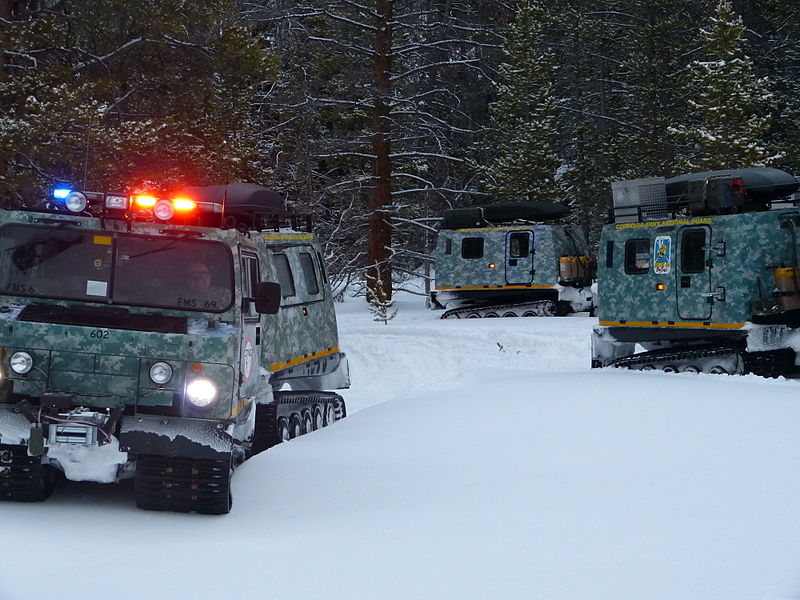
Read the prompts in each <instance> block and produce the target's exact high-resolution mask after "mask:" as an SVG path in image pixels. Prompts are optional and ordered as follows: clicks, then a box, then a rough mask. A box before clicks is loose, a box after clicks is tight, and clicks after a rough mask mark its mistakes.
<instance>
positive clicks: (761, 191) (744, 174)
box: [664, 167, 800, 202]
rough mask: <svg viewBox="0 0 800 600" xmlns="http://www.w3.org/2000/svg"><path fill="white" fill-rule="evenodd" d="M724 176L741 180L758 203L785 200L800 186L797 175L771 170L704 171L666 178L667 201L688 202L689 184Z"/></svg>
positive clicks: (754, 168)
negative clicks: (685, 200) (684, 200)
mask: <svg viewBox="0 0 800 600" xmlns="http://www.w3.org/2000/svg"><path fill="white" fill-rule="evenodd" d="M725 176H730V177H736V178H739V179H741V180H742V187H743V188H744V191H745V193H746V194H747V197H748V198H749V199H750V200H753V201H756V202H769V201H771V200H777V199H778V198H785V197H787V196H790V195H791V194H793V193H794V192H795V191H796V190H797V188H798V187H800V183H798V181H797V180H796V179H795V178H794V176H792V175H790V174H789V173H787V172H786V171H781V170H780V169H772V168H769V167H752V168H746V169H728V170H725V171H703V172H701V173H688V174H686V175H678V176H677V177H672V178H671V179H667V180H666V181H665V182H664V183H665V184H666V188H667V190H666V191H667V201H668V202H677V201H680V200H683V199H685V198H686V197H687V196H688V193H689V187H690V184H692V183H693V182H697V181H705V180H710V179H715V178H724V177H725Z"/></svg>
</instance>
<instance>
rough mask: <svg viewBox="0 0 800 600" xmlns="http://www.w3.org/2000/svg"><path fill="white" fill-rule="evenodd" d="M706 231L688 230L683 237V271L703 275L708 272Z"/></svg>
mask: <svg viewBox="0 0 800 600" xmlns="http://www.w3.org/2000/svg"><path fill="white" fill-rule="evenodd" d="M705 246H706V230H705V229H687V230H686V231H684V232H683V236H682V237H681V271H683V272H684V273H702V272H703V271H705V270H706V250H705Z"/></svg>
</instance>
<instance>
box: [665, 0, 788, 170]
mask: <svg viewBox="0 0 800 600" xmlns="http://www.w3.org/2000/svg"><path fill="white" fill-rule="evenodd" d="M744 32H745V26H744V23H743V22H742V19H741V17H739V16H737V15H735V14H734V12H733V8H732V6H731V3H730V1H729V0H720V1H719V3H718V4H717V6H716V12H715V14H714V15H713V16H712V17H711V20H710V26H709V27H708V28H706V29H703V30H702V37H703V50H704V55H705V56H704V58H703V59H702V60H696V61H694V62H692V64H691V66H690V74H691V78H692V81H691V82H690V83H689V85H690V87H691V90H692V94H691V98H690V100H689V106H690V110H691V111H692V121H693V122H690V123H689V124H687V125H682V126H676V127H674V128H672V129H671V132H672V133H673V134H674V135H675V137H676V139H677V140H678V141H679V142H682V143H684V144H685V145H686V148H687V152H686V155H685V157H684V168H685V169H686V170H692V169H700V170H712V169H724V168H740V167H757V166H764V165H767V164H770V163H771V162H772V161H774V160H775V159H776V158H779V156H777V155H776V154H775V153H774V152H772V153H771V152H769V151H768V149H767V148H766V147H765V145H764V142H763V140H764V139H765V137H766V135H767V133H768V131H769V129H770V125H771V115H770V114H769V112H768V109H769V106H770V103H771V100H772V97H771V93H770V91H769V84H768V81H767V79H766V78H759V77H757V76H756V74H755V73H754V69H753V62H752V60H751V59H750V58H749V57H748V55H747V54H746V52H745V50H746V45H747V42H746V40H745V37H744Z"/></svg>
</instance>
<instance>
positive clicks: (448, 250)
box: [444, 238, 453, 255]
mask: <svg viewBox="0 0 800 600" xmlns="http://www.w3.org/2000/svg"><path fill="white" fill-rule="evenodd" d="M444 253H445V254H447V255H450V254H452V253H453V238H447V239H446V240H445V241H444Z"/></svg>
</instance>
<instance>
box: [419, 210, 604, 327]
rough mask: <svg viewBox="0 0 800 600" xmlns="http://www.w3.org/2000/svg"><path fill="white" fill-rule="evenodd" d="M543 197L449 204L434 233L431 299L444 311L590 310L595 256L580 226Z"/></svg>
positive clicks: (450, 315)
mask: <svg viewBox="0 0 800 600" xmlns="http://www.w3.org/2000/svg"><path fill="white" fill-rule="evenodd" d="M568 214H569V208H568V207H566V206H562V205H558V204H551V203H548V202H528V203H512V204H494V205H487V206H483V207H474V208H460V209H453V210H447V211H445V213H444V217H443V219H442V222H441V226H440V229H439V234H438V237H437V241H436V251H435V260H436V286H435V291H433V292H431V305H432V306H433V307H436V308H446V309H447V310H446V311H445V312H444V313H443V314H442V317H441V318H442V319H462V318H466V319H475V318H483V317H533V316H552V315H566V314H568V313H572V312H581V311H591V310H592V309H593V302H592V291H591V285H592V278H593V276H594V267H595V265H594V261H593V260H592V259H590V258H589V256H588V250H587V246H586V239H585V238H584V235H583V232H582V231H581V229H580V228H579V227H577V226H576V225H572V224H565V223H557V222H555V221H558V220H559V219H563V218H564V217H566V216H567V215H568Z"/></svg>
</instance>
